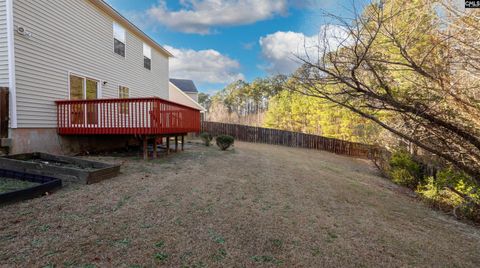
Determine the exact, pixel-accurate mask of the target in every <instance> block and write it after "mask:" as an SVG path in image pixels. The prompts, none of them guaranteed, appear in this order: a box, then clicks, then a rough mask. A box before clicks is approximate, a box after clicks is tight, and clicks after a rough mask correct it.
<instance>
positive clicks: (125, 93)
mask: <svg viewBox="0 0 480 268" xmlns="http://www.w3.org/2000/svg"><path fill="white" fill-rule="evenodd" d="M118 97H119V98H120V99H128V98H129V97H130V90H129V89H128V87H123V86H119V87H118ZM120 113H121V114H128V103H121V104H120Z"/></svg>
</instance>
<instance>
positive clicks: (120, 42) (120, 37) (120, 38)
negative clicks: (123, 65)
mask: <svg viewBox="0 0 480 268" xmlns="http://www.w3.org/2000/svg"><path fill="white" fill-rule="evenodd" d="M125 40H126V38H125V29H123V28H122V26H120V25H118V24H117V23H115V22H114V23H113V51H114V52H115V53H117V54H118V55H120V56H122V57H125Z"/></svg>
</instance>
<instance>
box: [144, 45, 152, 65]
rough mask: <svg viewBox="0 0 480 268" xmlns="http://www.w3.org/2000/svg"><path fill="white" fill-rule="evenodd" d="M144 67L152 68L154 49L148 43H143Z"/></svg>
mask: <svg viewBox="0 0 480 268" xmlns="http://www.w3.org/2000/svg"><path fill="white" fill-rule="evenodd" d="M143 67H145V69H148V70H151V69H152V49H151V48H150V47H149V46H148V45H146V44H143Z"/></svg>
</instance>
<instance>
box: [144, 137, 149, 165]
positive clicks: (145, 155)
mask: <svg viewBox="0 0 480 268" xmlns="http://www.w3.org/2000/svg"><path fill="white" fill-rule="evenodd" d="M143 160H148V138H147V136H143Z"/></svg>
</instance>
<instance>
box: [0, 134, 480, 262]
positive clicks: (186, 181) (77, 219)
mask: <svg viewBox="0 0 480 268" xmlns="http://www.w3.org/2000/svg"><path fill="white" fill-rule="evenodd" d="M95 159H99V160H103V161H106V162H120V161H125V162H124V165H123V168H122V172H123V174H122V175H121V176H119V177H117V178H115V179H111V180H108V181H104V182H101V183H98V184H94V185H88V186H69V187H67V188H64V189H62V190H60V191H58V192H56V193H55V194H53V195H50V196H47V197H43V198H38V199H34V200H30V201H26V202H22V203H17V204H13V205H9V206H6V207H3V208H0V264H1V265H3V266H5V267H11V266H19V267H36V266H44V265H47V264H55V265H56V267H63V266H69V265H70V266H80V267H84V266H86V265H95V266H98V267H117V266H123V267H129V266H133V267H136V266H134V265H138V266H137V267H144V266H146V267H152V266H160V265H164V266H172V267H182V266H185V267H252V266H260V267H263V266H266V267H270V266H271V267H273V266H281V267H321V266H323V267H327V266H331V267H354V266H355V267H362V266H363V267H371V266H388V267H398V266H429V267H452V266H457V267H474V266H477V267H478V264H479V263H480V253H479V252H480V235H479V230H478V229H476V228H474V227H472V226H468V225H465V224H463V223H460V222H457V221H455V220H454V219H452V218H451V217H449V216H446V215H443V214H441V213H439V212H436V211H433V210H430V209H428V208H427V207H426V206H424V205H423V204H421V203H419V202H417V201H415V200H414V199H412V198H410V197H408V196H407V195H405V194H404V193H402V192H401V191H399V188H398V187H396V186H394V185H393V184H391V183H390V182H388V181H386V180H384V179H382V178H380V177H378V176H377V174H376V171H375V169H374V168H373V167H372V166H371V165H370V164H369V163H367V162H366V161H363V160H355V159H350V158H347V157H342V156H337V155H333V154H330V153H325V152H318V151H310V150H303V149H292V148H285V147H277V146H270V145H258V144H248V143H237V144H236V147H235V150H234V151H226V152H222V151H219V150H218V149H217V148H216V147H210V148H206V147H202V146H193V148H191V149H189V150H188V151H186V152H183V153H179V154H175V155H173V156H170V157H169V158H167V159H160V160H155V161H150V162H144V161H142V160H140V159H138V158H122V159H120V158H108V157H102V158H95Z"/></svg>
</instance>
